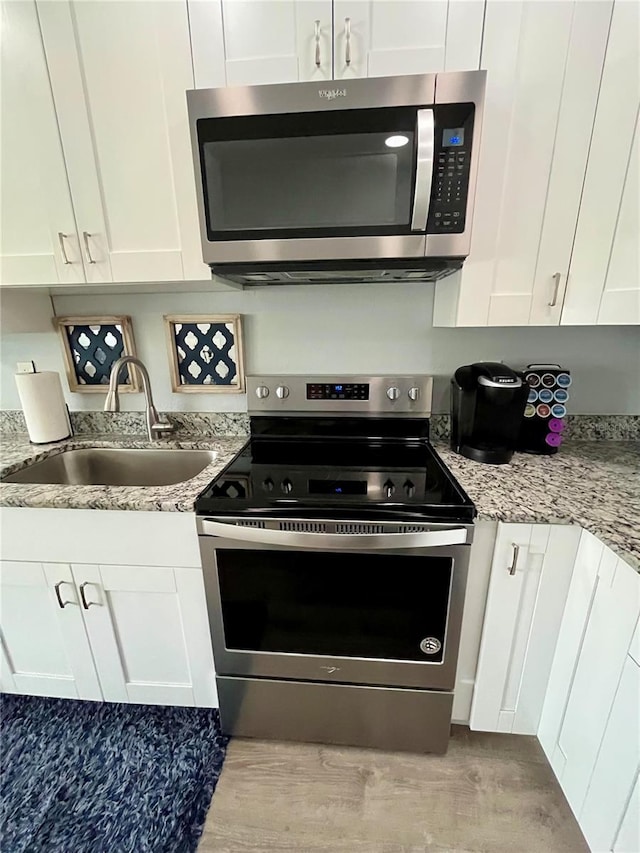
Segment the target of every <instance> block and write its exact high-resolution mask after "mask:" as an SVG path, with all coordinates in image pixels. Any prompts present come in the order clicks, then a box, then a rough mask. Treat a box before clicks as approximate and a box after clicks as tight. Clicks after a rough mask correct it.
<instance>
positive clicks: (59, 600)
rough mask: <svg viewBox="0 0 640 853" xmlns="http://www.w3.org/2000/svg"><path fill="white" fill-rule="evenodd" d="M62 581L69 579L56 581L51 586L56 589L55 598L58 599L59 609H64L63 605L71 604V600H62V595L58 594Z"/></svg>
mask: <svg viewBox="0 0 640 853" xmlns="http://www.w3.org/2000/svg"><path fill="white" fill-rule="evenodd" d="M63 583H70V581H58V583H57V584H56V585H55V586H54V587H53V588H54V589H55V591H56V598H57V599H58V605H59V607H60V609H61V610H64V608H65V605H67V604H73V602H72V601H63V600H62V595H61V594H60V587H61V586H62V584H63Z"/></svg>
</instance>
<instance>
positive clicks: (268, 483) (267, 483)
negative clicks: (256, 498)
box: [262, 477, 273, 492]
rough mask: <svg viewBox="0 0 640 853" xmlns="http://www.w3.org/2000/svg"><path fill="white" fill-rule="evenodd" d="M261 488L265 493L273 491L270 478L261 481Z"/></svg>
mask: <svg viewBox="0 0 640 853" xmlns="http://www.w3.org/2000/svg"><path fill="white" fill-rule="evenodd" d="M262 488H263V489H264V490H265V492H272V491H273V480H272V479H271V477H267V479H266V480H263V481H262Z"/></svg>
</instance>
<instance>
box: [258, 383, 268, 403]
mask: <svg viewBox="0 0 640 853" xmlns="http://www.w3.org/2000/svg"><path fill="white" fill-rule="evenodd" d="M268 396H269V389H268V388H267V386H266V385H258V387H257V388H256V397H257V398H258V399H259V400H264V399H265V398H266V397H268Z"/></svg>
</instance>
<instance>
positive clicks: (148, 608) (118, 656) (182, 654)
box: [73, 565, 217, 706]
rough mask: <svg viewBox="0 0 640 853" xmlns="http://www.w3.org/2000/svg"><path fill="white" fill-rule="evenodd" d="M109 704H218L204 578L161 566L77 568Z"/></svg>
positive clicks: (87, 626)
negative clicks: (110, 702)
mask: <svg viewBox="0 0 640 853" xmlns="http://www.w3.org/2000/svg"><path fill="white" fill-rule="evenodd" d="M73 575H74V578H75V581H76V584H77V585H78V588H79V590H81V593H82V595H83V596H84V601H83V607H84V609H83V615H84V620H85V625H86V629H87V633H88V635H89V639H90V642H91V649H92V651H93V656H94V659H95V662H96V668H97V670H98V676H99V678H100V684H101V686H102V691H103V693H104V698H105V699H106V700H108V701H112V702H141V703H148V704H159V705H200V706H215V705H217V694H216V687H215V672H214V668H213V655H212V651H211V640H210V636H209V630H208V620H207V614H206V605H205V597H204V586H203V583H202V575H201V572H200V571H199V570H198V569H169V568H165V567H159V566H158V567H156V566H80V565H74V566H73Z"/></svg>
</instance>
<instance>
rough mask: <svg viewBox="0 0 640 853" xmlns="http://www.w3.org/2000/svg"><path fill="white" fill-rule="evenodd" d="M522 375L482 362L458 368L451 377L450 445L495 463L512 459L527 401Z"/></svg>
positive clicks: (474, 456) (482, 459)
mask: <svg viewBox="0 0 640 853" xmlns="http://www.w3.org/2000/svg"><path fill="white" fill-rule="evenodd" d="M528 393H529V386H528V385H527V384H526V383H525V382H524V381H523V374H522V373H518V372H516V371H515V370H512V369H511V368H510V367H508V366H507V365H506V364H500V363H498V362H493V361H481V362H477V363H476V364H469V365H467V366H465V367H459V368H458V369H457V370H456V372H455V374H454V375H453V378H452V380H451V447H452V449H453V450H455V451H456V453H460V454H461V455H462V456H466V457H468V458H469V459H474V460H475V461H476V462H488V463H491V464H494V465H500V464H504V463H505V462H509V461H510V459H511V457H512V456H513V452H514V450H515V449H516V445H517V442H518V433H519V431H520V425H521V424H522V418H523V414H524V407H525V405H526V403H527V396H528Z"/></svg>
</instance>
